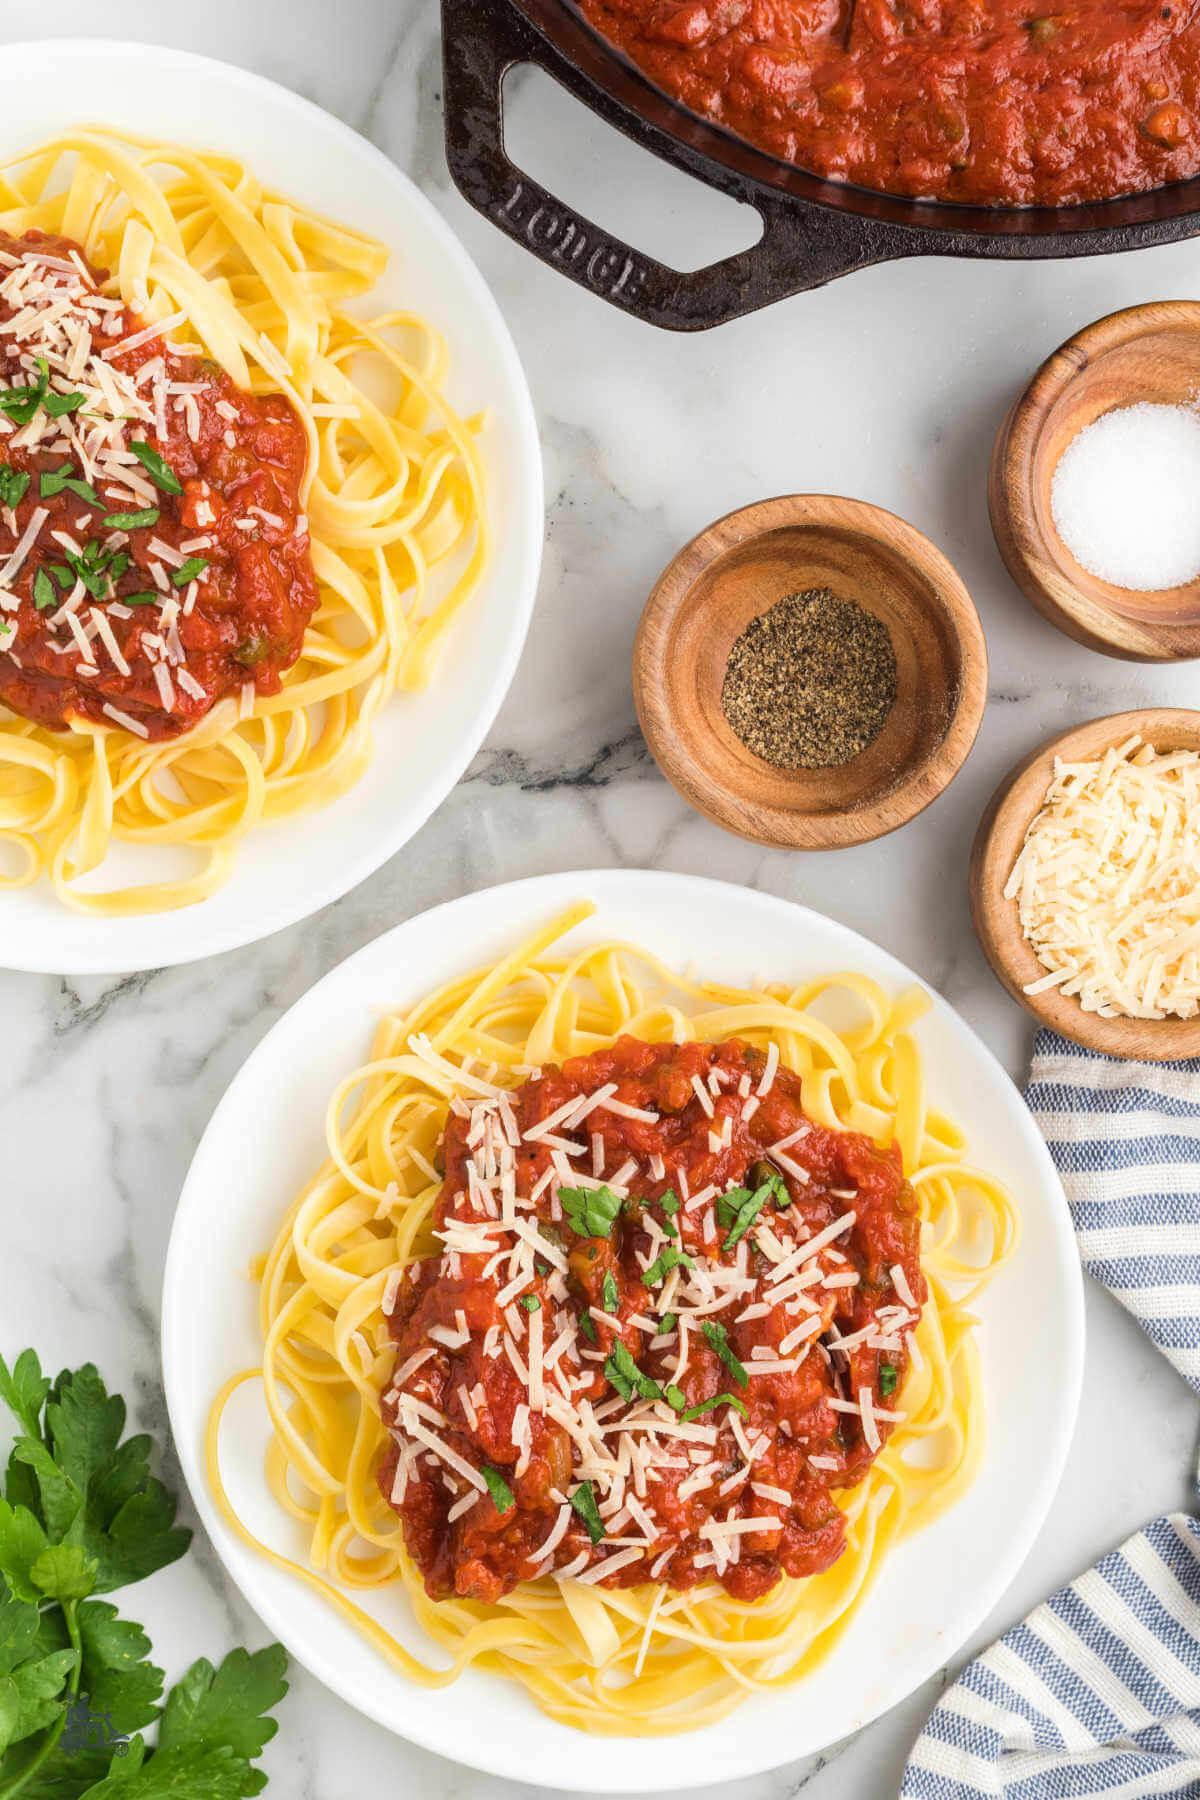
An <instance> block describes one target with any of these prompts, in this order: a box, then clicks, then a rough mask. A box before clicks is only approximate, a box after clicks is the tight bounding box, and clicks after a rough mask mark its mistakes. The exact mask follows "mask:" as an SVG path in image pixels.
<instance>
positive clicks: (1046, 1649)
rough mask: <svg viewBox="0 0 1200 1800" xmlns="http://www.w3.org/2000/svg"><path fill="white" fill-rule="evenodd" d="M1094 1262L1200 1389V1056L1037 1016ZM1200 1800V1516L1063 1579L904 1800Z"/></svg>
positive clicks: (940, 1710)
mask: <svg viewBox="0 0 1200 1800" xmlns="http://www.w3.org/2000/svg"><path fill="white" fill-rule="evenodd" d="M1027 1098H1028V1101H1029V1105H1030V1107H1031V1108H1032V1110H1033V1113H1034V1116H1035V1117H1036V1119H1037V1121H1038V1124H1039V1125H1040V1126H1041V1128H1042V1131H1043V1132H1044V1133H1045V1137H1046V1141H1047V1143H1048V1144H1049V1146H1050V1154H1051V1155H1052V1156H1053V1158H1054V1161H1055V1164H1056V1166H1057V1168H1058V1171H1059V1173H1060V1175H1061V1176H1062V1179H1063V1186H1064V1187H1065V1188H1066V1191H1067V1199H1068V1201H1069V1202H1070V1207H1071V1216H1072V1218H1073V1220H1074V1222H1075V1231H1076V1234H1077V1236H1078V1239H1079V1249H1080V1255H1081V1256H1082V1258H1083V1264H1084V1267H1085V1268H1086V1269H1087V1271H1088V1273H1089V1274H1090V1275H1092V1276H1093V1277H1094V1278H1095V1279H1096V1280H1097V1281H1099V1282H1102V1283H1103V1284H1104V1286H1105V1287H1107V1288H1108V1289H1109V1290H1110V1291H1111V1292H1112V1293H1113V1294H1115V1296H1116V1298H1117V1299H1118V1300H1120V1302H1121V1304H1122V1305H1123V1306H1125V1307H1126V1308H1128V1310H1129V1311H1130V1312H1131V1313H1132V1314H1133V1315H1134V1317H1135V1318H1136V1319H1137V1320H1138V1321H1139V1323H1140V1324H1141V1325H1142V1327H1143V1329H1144V1330H1145V1331H1146V1332H1147V1334H1148V1335H1149V1336H1150V1338H1151V1339H1152V1340H1153V1341H1154V1343H1156V1344H1157V1345H1158V1347H1159V1349H1160V1350H1162V1352H1163V1354H1164V1355H1166V1356H1168V1357H1169V1358H1170V1360H1171V1361H1172V1362H1173V1363H1174V1365H1175V1367H1176V1368H1177V1369H1178V1370H1179V1372H1180V1374H1181V1375H1182V1376H1183V1377H1184V1378H1185V1380H1187V1381H1188V1382H1190V1383H1191V1385H1192V1387H1193V1388H1195V1389H1197V1390H1198V1391H1200V1061H1193V1062H1176V1063H1140V1062H1117V1061H1114V1060H1113V1059H1112V1058H1110V1057H1106V1056H1098V1055H1095V1054H1094V1053H1092V1052H1091V1051H1087V1050H1080V1049H1077V1048H1075V1046H1073V1045H1071V1044H1068V1043H1067V1042H1066V1041H1065V1040H1064V1039H1063V1038H1060V1037H1058V1036H1056V1035H1055V1034H1054V1033H1053V1032H1049V1031H1039V1033H1038V1035H1037V1038H1036V1041H1035V1043H1034V1053H1033V1069H1032V1074H1031V1079H1030V1083H1029V1088H1028V1092H1027ZM1084 1795H1087V1796H1093V1795H1095V1796H1098V1795H1104V1796H1106V1797H1108V1796H1111V1797H1112V1800H1141V1797H1142V1796H1149V1795H1158V1796H1170V1800H1200V1521H1198V1520H1196V1519H1193V1518H1190V1517H1188V1516H1187V1515H1185V1514H1182V1513H1175V1514H1172V1515H1170V1516H1169V1517H1167V1518H1162V1519H1155V1520H1154V1521H1153V1523H1152V1524H1150V1525H1148V1526H1147V1527H1146V1528H1145V1530H1144V1531H1140V1532H1138V1533H1137V1535H1136V1536H1134V1537H1132V1538H1130V1539H1129V1541H1128V1542H1127V1543H1125V1544H1123V1545H1122V1546H1121V1548H1120V1549H1119V1550H1114V1551H1112V1552H1111V1554H1110V1555H1108V1556H1106V1557H1105V1558H1104V1560H1103V1561H1102V1562H1100V1563H1098V1564H1097V1565H1096V1567H1095V1568H1094V1569H1089V1570H1088V1572H1087V1573H1086V1574H1085V1575H1081V1576H1080V1578H1079V1579H1078V1581H1073V1582H1072V1583H1071V1584H1070V1585H1069V1586H1068V1587H1064V1588H1061V1589H1060V1590H1059V1592H1058V1593H1057V1594H1055V1595H1054V1597H1053V1598H1052V1599H1050V1600H1048V1601H1046V1603H1045V1604H1044V1605H1043V1606H1039V1607H1038V1608H1037V1610H1036V1612H1034V1613H1032V1614H1031V1615H1030V1617H1029V1618H1028V1619H1027V1620H1026V1621H1025V1622H1024V1624H1022V1625H1018V1626H1016V1627H1015V1628H1014V1629H1013V1630H1012V1631H1010V1632H1009V1633H1008V1634H1007V1635H1006V1636H1005V1637H1003V1638H1001V1640H1000V1642H999V1643H997V1644H993V1646H992V1648H991V1649H990V1650H988V1651H986V1652H985V1654H984V1655H983V1656H981V1657H979V1658H978V1659H977V1660H976V1661H975V1662H973V1663H971V1664H970V1665H969V1667H968V1668H967V1669H966V1670H964V1672H963V1674H962V1675H961V1676H960V1677H959V1679H958V1681H957V1682H956V1683H955V1684H954V1686H953V1687H952V1688H950V1689H949V1691H948V1692H947V1693H946V1694H945V1696H944V1697H943V1698H942V1699H941V1700H940V1701H939V1702H938V1704H937V1706H936V1707H935V1708H934V1711H933V1713H932V1714H931V1716H930V1718H929V1720H928V1722H927V1724H926V1726H925V1729H924V1731H923V1732H922V1733H921V1736H920V1738H919V1739H918V1740H917V1744H916V1747H915V1748H914V1750H913V1754H912V1758H911V1760H910V1762H909V1765H908V1768H907V1770H906V1771H905V1775H904V1782H903V1786H902V1788H901V1800H1067V1797H1068V1796H1070V1797H1072V1800H1073V1797H1074V1796H1084Z"/></svg>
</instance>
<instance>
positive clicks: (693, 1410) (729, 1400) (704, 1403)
mask: <svg viewBox="0 0 1200 1800" xmlns="http://www.w3.org/2000/svg"><path fill="white" fill-rule="evenodd" d="M714 1406H732V1407H734V1408H735V1409H736V1411H738V1412H740V1413H741V1415H742V1417H743V1419H744V1418H746V1417H747V1413H746V1408H745V1407H744V1406H743V1405H742V1402H741V1401H740V1400H739V1399H738V1397H737V1395H736V1394H712V1395H710V1396H709V1398H708V1399H707V1400H698V1401H697V1402H696V1404H695V1406H689V1407H688V1409H687V1411H686V1412H681V1413H680V1415H679V1417H680V1420H681V1421H682V1423H683V1424H685V1425H686V1424H688V1423H690V1421H691V1420H692V1419H698V1418H699V1417H700V1414H701V1413H706V1412H711V1411H712V1409H713V1407H714Z"/></svg>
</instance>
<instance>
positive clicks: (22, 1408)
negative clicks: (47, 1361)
mask: <svg viewBox="0 0 1200 1800" xmlns="http://www.w3.org/2000/svg"><path fill="white" fill-rule="evenodd" d="M49 1392H50V1379H49V1377H48V1376H46V1375H43V1374H42V1365H41V1363H40V1362H39V1361H38V1359H37V1352H36V1351H34V1350H22V1352H21V1354H20V1356H18V1358H17V1360H16V1362H15V1363H14V1364H13V1366H12V1369H11V1371H10V1370H9V1367H8V1364H7V1363H6V1362H5V1360H4V1358H3V1357H2V1356H0V1400H3V1402H4V1404H5V1406H7V1408H8V1410H9V1411H10V1412H11V1413H12V1414H14V1416H15V1417H16V1419H17V1420H18V1421H19V1423H20V1426H21V1429H22V1431H23V1432H25V1434H26V1436H27V1437H37V1435H38V1420H39V1418H40V1417H41V1412H42V1406H43V1404H44V1402H45V1399H46V1395H47V1394H48V1393H49Z"/></svg>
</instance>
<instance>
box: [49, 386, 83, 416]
mask: <svg viewBox="0 0 1200 1800" xmlns="http://www.w3.org/2000/svg"><path fill="white" fill-rule="evenodd" d="M86 404H87V395H86V394H55V393H50V392H47V393H46V394H45V395H44V397H43V399H42V405H43V406H44V407H45V409H46V411H47V412H48V413H49V414H50V417H51V418H52V419H61V418H62V416H63V414H64V413H73V412H78V411H79V409H80V407H81V406H84V405H86Z"/></svg>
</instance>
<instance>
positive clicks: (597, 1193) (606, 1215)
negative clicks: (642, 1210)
mask: <svg viewBox="0 0 1200 1800" xmlns="http://www.w3.org/2000/svg"><path fill="white" fill-rule="evenodd" d="M558 1197H559V1199H560V1200H561V1201H562V1206H563V1211H564V1212H565V1213H566V1215H567V1218H568V1220H569V1221H570V1223H571V1228H572V1230H574V1231H576V1232H578V1234H579V1236H580V1237H599V1238H606V1237H608V1236H609V1235H610V1234H611V1232H612V1228H613V1226H614V1225H615V1224H616V1221H617V1215H618V1213H619V1212H620V1210H621V1197H620V1195H619V1194H614V1193H613V1192H612V1190H611V1188H606V1187H600V1188H560V1189H559V1190H558Z"/></svg>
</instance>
